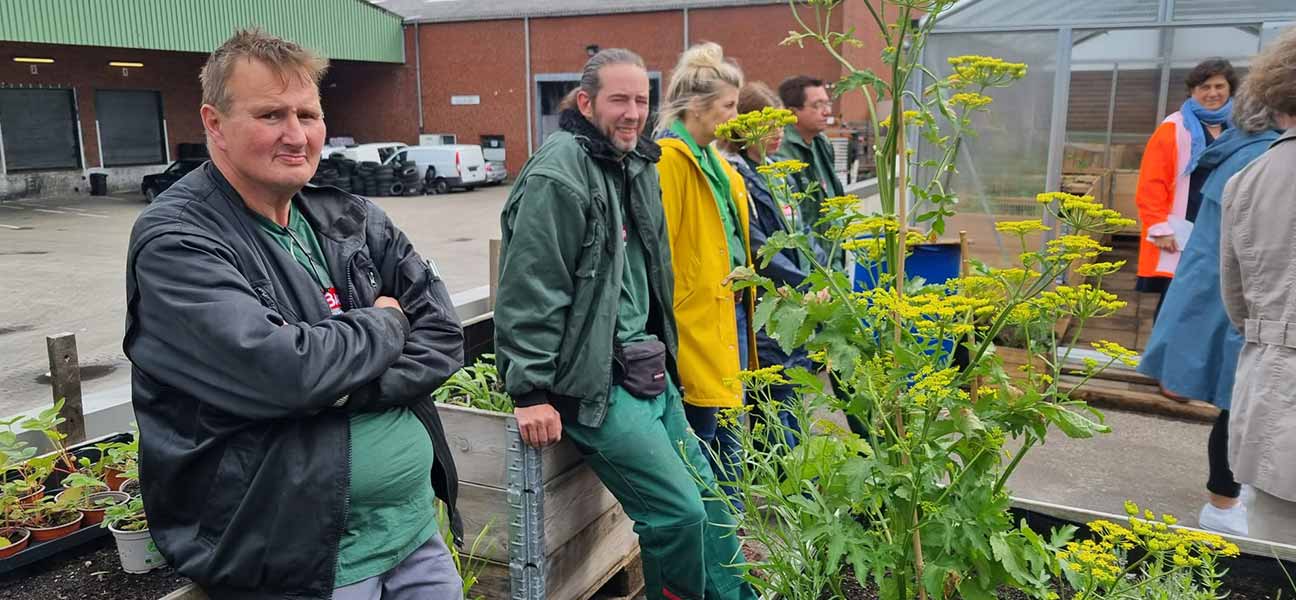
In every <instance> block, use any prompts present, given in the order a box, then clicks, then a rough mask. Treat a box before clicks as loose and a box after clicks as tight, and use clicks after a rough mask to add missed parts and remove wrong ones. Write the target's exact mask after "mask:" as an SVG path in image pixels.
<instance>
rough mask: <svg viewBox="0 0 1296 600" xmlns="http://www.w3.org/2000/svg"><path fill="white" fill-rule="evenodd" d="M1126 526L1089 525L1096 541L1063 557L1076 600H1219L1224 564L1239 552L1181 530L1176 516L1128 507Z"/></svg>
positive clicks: (1214, 538) (1064, 551)
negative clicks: (1224, 561)
mask: <svg viewBox="0 0 1296 600" xmlns="http://www.w3.org/2000/svg"><path fill="white" fill-rule="evenodd" d="M1125 512H1126V514H1127V515H1128V519H1127V522H1126V524H1125V525H1121V524H1117V523H1113V522H1111V521H1107V520H1101V519H1100V520H1097V521H1093V522H1090V523H1089V531H1090V532H1091V533H1092V535H1093V537H1092V538H1091V539H1087V540H1083V541H1078V542H1069V543H1067V544H1066V545H1065V546H1064V547H1063V548H1061V549H1059V550H1058V552H1057V560H1058V568H1059V570H1060V571H1061V572H1062V573H1063V575H1064V576H1065V578H1066V581H1067V583H1068V585H1069V586H1070V587H1071V588H1072V589H1073V590H1075V595H1074V596H1072V599H1073V600H1115V599H1118V598H1173V599H1175V600H1216V599H1217V598H1220V597H1222V594H1221V593H1220V587H1221V581H1220V579H1221V577H1222V576H1223V572H1222V571H1221V569H1220V567H1219V559H1221V558H1232V557H1235V556H1237V555H1238V554H1239V550H1238V547H1237V546H1236V545H1235V544H1233V543H1232V542H1229V541H1227V540H1225V539H1224V538H1222V537H1220V536H1218V535H1215V534H1213V533H1207V532H1205V531H1198V530H1194V529H1183V528H1179V527H1177V526H1176V524H1177V523H1178V521H1177V520H1176V519H1175V518H1174V517H1173V516H1171V515H1166V514H1163V515H1161V516H1160V517H1159V518H1158V517H1157V515H1156V514H1154V513H1153V512H1152V511H1151V510H1149V509H1140V508H1139V506H1138V505H1137V504H1134V503H1133V502H1128V501H1127V502H1126V503H1125Z"/></svg>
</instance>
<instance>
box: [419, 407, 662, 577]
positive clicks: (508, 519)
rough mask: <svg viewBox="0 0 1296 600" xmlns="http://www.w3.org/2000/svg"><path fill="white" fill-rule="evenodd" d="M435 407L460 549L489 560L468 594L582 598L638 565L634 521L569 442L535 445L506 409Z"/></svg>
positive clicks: (473, 558) (474, 557) (475, 558)
mask: <svg viewBox="0 0 1296 600" xmlns="http://www.w3.org/2000/svg"><path fill="white" fill-rule="evenodd" d="M438 410H439V411H440V414H441V420H442V422H443V423H444V424H445V431H446V435H447V437H448V441H449V443H450V448H451V452H452V454H453V455H454V459H455V465H456V466H457V467H458V469H459V482H460V483H459V503H458V506H459V511H460V514H461V515H463V519H464V529H465V531H464V538H465V540H464V541H465V546H466V548H470V547H472V546H473V545H474V544H475V545H476V547H477V550H476V551H477V553H478V556H473V557H471V558H468V560H484V561H486V566H485V568H484V569H483V571H482V573H481V575H480V579H479V580H478V582H477V587H476V588H474V592H473V595H474V596H476V595H478V594H481V595H484V596H486V597H487V598H491V599H494V598H501V599H502V598H513V599H516V600H528V599H538V598H548V599H551V600H586V599H587V598H590V597H591V596H593V595H594V593H595V592H597V591H598V590H599V588H601V587H603V585H604V584H605V583H607V582H608V581H609V580H610V579H612V578H613V577H614V576H616V575H617V574H618V573H619V572H621V571H622V570H623V569H626V568H627V567H631V566H633V565H635V563H637V561H638V556H639V538H638V536H637V535H636V534H635V533H634V531H633V523H632V522H631V521H630V519H629V518H628V517H626V515H625V513H624V512H623V511H622V510H621V507H620V505H619V504H618V503H617V501H616V498H614V497H613V496H612V494H611V492H609V491H608V490H607V488H606V487H604V486H603V484H602V483H601V482H600V481H599V479H598V477H597V476H595V474H594V471H593V470H591V469H590V468H589V467H588V466H586V465H585V463H584V461H583V459H582V457H581V455H580V452H579V451H578V450H577V449H576V447H575V446H573V445H572V444H571V443H570V442H567V441H563V442H562V443H559V444H557V445H554V446H551V447H548V448H545V449H543V450H536V449H534V448H531V447H529V446H526V445H525V444H524V443H523V442H522V440H521V438H520V437H519V435H518V433H517V421H516V420H515V419H514V418H513V415H511V414H500V413H492V412H487V411H483V410H477V409H473V408H465V407H461V406H452V405H440V406H439V407H438ZM483 532H484V533H483ZM466 558H467V557H466ZM632 591H633V590H632Z"/></svg>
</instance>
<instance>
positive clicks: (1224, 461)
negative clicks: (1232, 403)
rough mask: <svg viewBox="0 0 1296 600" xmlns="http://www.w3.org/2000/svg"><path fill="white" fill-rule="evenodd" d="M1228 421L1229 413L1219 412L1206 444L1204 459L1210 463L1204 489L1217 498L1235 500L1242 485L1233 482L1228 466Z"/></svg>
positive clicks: (1240, 491) (1239, 493) (1231, 470)
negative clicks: (1222, 497)
mask: <svg viewBox="0 0 1296 600" xmlns="http://www.w3.org/2000/svg"><path fill="white" fill-rule="evenodd" d="M1228 420H1229V411H1227V410H1221V411H1220V414H1219V417H1218V418H1216V419H1215V426H1214V427H1211V432H1210V438H1209V439H1208V440H1207V442H1206V459H1207V461H1208V462H1209V463H1210V476H1209V478H1208V479H1207V480H1206V489H1207V490H1209V491H1210V493H1212V494H1215V495H1218V496H1224V497H1225V498H1237V497H1238V496H1239V495H1241V494H1242V485H1241V484H1239V483H1238V482H1237V481H1234V480H1233V469H1230V468H1229V464H1228V438H1229V434H1228Z"/></svg>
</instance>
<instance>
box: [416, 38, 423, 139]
mask: <svg viewBox="0 0 1296 600" xmlns="http://www.w3.org/2000/svg"><path fill="white" fill-rule="evenodd" d="M421 41H422V40H420V39H419V24H418V21H415V22H414V90H415V91H414V97H415V98H416V99H418V119H419V133H420V134H421V133H423V49H422V46H421V45H420V42H421Z"/></svg>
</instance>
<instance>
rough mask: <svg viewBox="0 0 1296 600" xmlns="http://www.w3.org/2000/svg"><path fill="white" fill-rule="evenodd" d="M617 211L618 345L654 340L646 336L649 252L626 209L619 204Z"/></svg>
mask: <svg viewBox="0 0 1296 600" xmlns="http://www.w3.org/2000/svg"><path fill="white" fill-rule="evenodd" d="M613 204H616V205H617V206H616V211H617V212H619V213H621V226H622V229H621V237H622V239H623V240H624V242H623V243H624V246H625V251H624V252H622V254H623V256H624V261H623V263H624V264H623V268H622V271H621V299H620V301H619V302H618V303H617V322H616V341H617V342H619V343H620V344H621V345H623V346H624V345H627V344H632V343H634V342H642V341H646V340H650V339H654V338H655V337H656V336H654V335H650V334H649V333H648V308H649V293H650V292H649V290H648V253H647V251H646V249H645V248H644V243H643V238H642V237H640V235H639V231H638V228H637V227H636V224H635V222H634V219H633V217H632V216H631V215H628V214H626V211H625V210H624V209H625V206H624V205H622V204H621V203H619V202H613Z"/></svg>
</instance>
